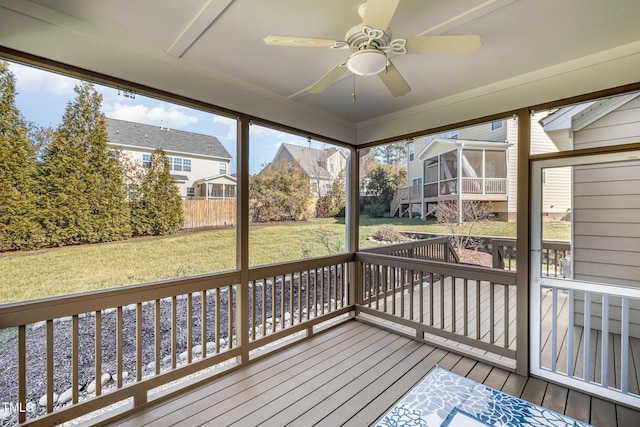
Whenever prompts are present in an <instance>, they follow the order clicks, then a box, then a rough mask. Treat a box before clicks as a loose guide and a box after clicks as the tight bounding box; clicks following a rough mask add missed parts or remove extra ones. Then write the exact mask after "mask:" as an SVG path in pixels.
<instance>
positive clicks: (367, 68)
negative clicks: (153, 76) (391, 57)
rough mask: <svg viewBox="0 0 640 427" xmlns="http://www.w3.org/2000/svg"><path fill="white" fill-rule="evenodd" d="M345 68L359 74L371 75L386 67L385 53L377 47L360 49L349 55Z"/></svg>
mask: <svg viewBox="0 0 640 427" xmlns="http://www.w3.org/2000/svg"><path fill="white" fill-rule="evenodd" d="M347 68H348V69H349V71H351V72H352V73H353V74H357V75H359V76H372V75H374V74H378V73H380V72H382V71H384V69H385V68H387V55H385V53H384V52H382V51H380V50H378V49H373V48H366V49H362V50H359V51H357V52H354V53H353V54H352V55H351V56H350V57H349V60H348V61H347Z"/></svg>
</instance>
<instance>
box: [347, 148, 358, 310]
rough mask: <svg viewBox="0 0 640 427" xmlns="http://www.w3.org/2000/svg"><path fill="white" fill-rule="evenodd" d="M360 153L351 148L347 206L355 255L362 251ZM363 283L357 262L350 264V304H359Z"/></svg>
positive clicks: (349, 245) (350, 244) (349, 241)
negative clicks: (359, 278)
mask: <svg viewBox="0 0 640 427" xmlns="http://www.w3.org/2000/svg"><path fill="white" fill-rule="evenodd" d="M359 215H360V153H359V151H358V150H357V149H356V148H355V147H350V148H349V163H348V164H347V206H346V209H345V215H344V217H345V221H346V226H347V227H346V229H347V236H346V246H347V247H346V249H347V251H348V252H350V253H352V254H355V253H356V252H357V251H358V250H359V249H360V243H359V241H360V229H359V227H360V217H359ZM360 286H361V283H360V282H359V280H358V266H357V263H356V262H355V261H353V262H351V263H350V264H349V301H348V303H349V304H355V303H357V302H358V301H357V299H356V298H357V295H360V289H359V288H360Z"/></svg>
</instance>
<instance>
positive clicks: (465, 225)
mask: <svg viewBox="0 0 640 427" xmlns="http://www.w3.org/2000/svg"><path fill="white" fill-rule="evenodd" d="M460 214H462V221H463V222H462V223H461V222H460V221H459V219H460V217H461V216H460ZM436 218H437V219H438V222H439V223H441V224H444V225H445V226H446V227H447V228H448V229H449V234H450V236H451V244H452V245H453V246H454V247H455V249H456V250H457V251H458V252H460V251H461V250H462V249H472V248H476V247H477V243H478V242H477V239H476V238H475V237H474V236H473V232H474V229H475V226H476V225H477V224H478V223H481V222H484V221H489V220H492V219H493V218H494V215H493V206H492V204H491V203H485V202H479V201H469V200H463V201H462V212H460V209H458V202H457V201H445V202H439V203H438V207H437V208H436Z"/></svg>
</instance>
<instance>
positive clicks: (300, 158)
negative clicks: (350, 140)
mask: <svg viewBox="0 0 640 427" xmlns="http://www.w3.org/2000/svg"><path fill="white" fill-rule="evenodd" d="M283 151H287V152H288V153H289V154H290V156H291V158H292V159H294V160H295V161H296V163H297V164H298V166H300V169H302V171H303V172H304V173H305V175H307V176H308V177H311V178H320V179H332V178H333V175H332V174H331V173H330V172H329V171H328V170H327V159H328V158H329V157H331V156H333V155H334V154H336V153H338V154H339V155H342V156H345V157H346V155H345V154H344V153H343V152H342V151H340V150H338V149H337V148H333V147H332V148H326V149H323V150H319V149H317V148H311V147H303V146H300V145H294V144H289V143H286V142H283V143H282V144H281V145H280V148H279V149H278V152H277V153H276V155H275V156H274V158H273V159H274V161H275V160H276V159H278V158H279V157H280V156H281V153H282V152H283Z"/></svg>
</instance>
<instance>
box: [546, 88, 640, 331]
mask: <svg viewBox="0 0 640 427" xmlns="http://www.w3.org/2000/svg"><path fill="white" fill-rule="evenodd" d="M541 124H542V125H543V127H544V129H545V131H546V132H547V134H548V135H549V136H550V137H551V139H552V140H553V141H554V142H555V143H556V145H557V146H558V147H559V148H560V149H561V150H563V151H564V150H579V149H588V148H596V147H604V146H614V145H621V144H628V143H637V142H638V141H640V94H639V93H632V94H628V95H623V96H618V97H615V98H608V99H602V100H599V101H596V102H589V103H585V104H580V105H576V106H570V107H565V108H561V109H559V110H557V111H555V112H553V113H552V114H550V115H549V116H548V117H546V118H544V119H542V120H541ZM624 157H625V156H621V158H624ZM571 172H572V181H571V183H570V186H569V188H570V192H571V194H572V203H573V207H572V212H573V227H572V239H571V258H570V268H569V269H568V272H567V273H566V274H567V275H568V276H570V277H571V278H573V279H575V280H581V281H585V282H596V283H607V284H614V285H621V286H629V287H638V277H640V245H638V242H639V241H640V210H639V209H638V207H639V206H640V160H638V159H637V158H636V157H635V156H628V158H627V159H626V160H622V161H615V162H611V163H596V164H592V165H578V166H573V168H572V171H571ZM576 299H577V301H579V302H580V303H577V304H576V324H579V325H582V324H583V316H584V314H583V313H584V302H583V298H582V297H581V296H578V297H577V298H576ZM601 301H602V298H601V297H600V296H594V297H593V298H592V299H591V318H592V320H591V322H592V327H594V328H596V329H601V324H600V318H601V313H602V305H601ZM609 304H610V308H609V313H610V314H609V315H610V318H611V319H614V322H612V325H611V326H610V328H611V329H612V330H613V331H615V332H616V333H620V322H619V321H620V320H621V317H620V316H621V314H620V313H621V312H622V308H621V302H620V300H619V299H614V298H611V299H610V301H609ZM628 310H629V314H628V318H629V319H630V321H629V329H628V333H629V335H630V336H633V337H640V303H638V301H637V300H633V299H631V300H630V302H629V304H628Z"/></svg>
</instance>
